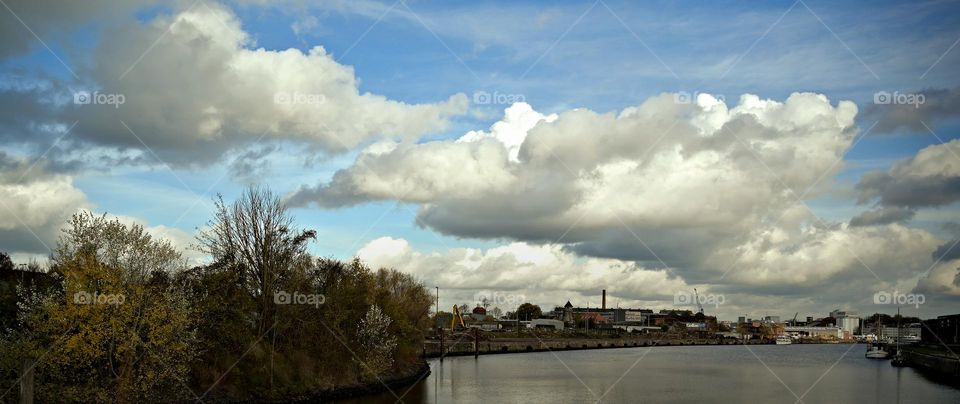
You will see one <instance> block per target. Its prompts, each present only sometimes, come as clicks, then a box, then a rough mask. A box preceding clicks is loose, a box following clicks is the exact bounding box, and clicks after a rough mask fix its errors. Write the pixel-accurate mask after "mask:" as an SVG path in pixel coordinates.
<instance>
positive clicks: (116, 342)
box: [0, 213, 196, 402]
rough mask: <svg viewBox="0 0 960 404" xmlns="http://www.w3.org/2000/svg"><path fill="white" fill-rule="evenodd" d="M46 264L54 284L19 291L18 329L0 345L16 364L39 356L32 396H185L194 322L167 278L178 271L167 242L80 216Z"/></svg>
mask: <svg viewBox="0 0 960 404" xmlns="http://www.w3.org/2000/svg"><path fill="white" fill-rule="evenodd" d="M51 262H53V268H52V272H53V273H55V274H56V276H57V279H58V280H59V284H58V285H56V287H53V288H51V289H50V290H42V291H41V290H33V289H27V288H24V289H23V290H22V295H21V296H20V301H21V303H20V306H21V308H22V310H21V311H20V312H19V313H18V319H17V321H18V322H19V324H18V327H17V328H16V331H15V332H14V333H13V334H12V335H8V336H7V337H6V339H9V340H10V342H11V343H10V344H9V345H8V344H2V345H3V348H0V350H4V349H6V348H8V347H9V348H12V349H13V351H12V352H13V356H14V357H17V358H18V359H19V360H22V359H28V358H32V359H39V358H42V359H43V360H41V361H39V362H38V364H37V365H36V369H37V370H36V374H37V375H38V381H37V383H36V385H37V387H38V390H37V396H38V398H41V401H54V400H57V401H59V400H62V401H119V402H133V401H151V402H155V401H179V400H183V399H186V398H187V397H188V394H189V393H188V392H187V390H186V389H185V387H184V385H183V382H182V380H184V379H186V378H188V377H189V370H190V365H191V363H192V362H193V360H194V358H195V357H196V348H195V347H196V338H195V336H196V333H195V328H194V320H193V319H194V318H195V316H194V315H193V313H192V311H191V305H190V302H189V301H188V300H187V299H186V296H185V294H184V293H182V291H181V290H179V289H178V288H176V287H174V285H173V284H172V283H171V282H170V276H169V274H170V273H169V272H168V271H179V270H182V269H183V260H182V259H181V257H180V255H179V254H178V253H176V252H175V251H174V250H173V249H172V247H171V246H170V244H169V243H168V242H165V241H158V240H154V239H153V238H152V237H151V236H150V235H149V234H148V233H146V232H145V231H144V230H143V228H142V227H141V226H138V225H134V226H126V225H124V224H122V223H120V222H119V221H117V220H115V219H114V220H107V219H106V217H104V216H100V217H97V216H93V215H92V214H89V213H80V214H77V215H74V217H73V218H72V219H71V221H70V222H69V224H68V227H67V229H66V230H64V235H63V237H61V239H60V242H59V243H58V246H57V248H56V249H55V251H54V253H53V255H52V256H51ZM2 356H4V357H10V354H9V352H4V353H3V355H2ZM14 363H16V361H14Z"/></svg>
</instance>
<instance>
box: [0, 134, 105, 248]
mask: <svg viewBox="0 0 960 404" xmlns="http://www.w3.org/2000/svg"><path fill="white" fill-rule="evenodd" d="M88 206H90V203H89V201H87V197H86V195H84V193H83V192H82V191H80V190H79V189H77V188H76V187H74V185H73V178H72V176H70V175H67V174H63V173H57V172H54V171H50V170H49V169H48V167H47V164H46V163H44V162H38V163H31V162H30V161H27V160H26V159H24V158H21V157H17V156H11V155H8V154H6V153H4V152H0V211H2V212H3V213H2V214H0V245H2V246H3V249H4V250H5V251H8V252H12V253H22V254H46V253H48V252H49V251H50V250H49V248H48V247H52V246H54V243H55V242H56V240H57V237H58V236H59V234H60V229H61V227H62V226H63V224H64V223H66V221H67V219H69V218H70V216H71V215H72V214H74V213H76V212H77V211H78V210H80V209H82V208H85V207H88Z"/></svg>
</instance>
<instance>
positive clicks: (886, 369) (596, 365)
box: [344, 345, 960, 403]
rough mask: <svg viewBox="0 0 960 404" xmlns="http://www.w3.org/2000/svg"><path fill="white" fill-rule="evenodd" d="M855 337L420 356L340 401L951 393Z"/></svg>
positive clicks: (955, 393)
mask: <svg viewBox="0 0 960 404" xmlns="http://www.w3.org/2000/svg"><path fill="white" fill-rule="evenodd" d="M865 350H866V346H865V345H757V346H745V345H736V346H673V347H654V348H624V349H602V350H583V351H563V352H537V353H522V354H504V355H486V356H480V358H479V359H474V358H473V357H472V356H467V357H451V358H445V359H444V361H443V363H441V362H440V361H439V360H437V359H432V360H430V362H429V363H430V368H431V369H432V373H431V374H430V376H428V377H427V378H426V379H424V380H423V381H422V382H420V383H418V384H416V385H414V386H412V387H405V388H400V389H394V390H393V392H392V393H391V392H387V393H384V394H381V395H378V396H372V397H363V398H360V399H355V400H348V401H344V402H345V403H394V402H397V398H398V397H401V398H402V401H403V402H405V403H454V402H456V403H479V402H486V403H541V402H549V403H584V402H597V401H598V400H600V401H602V402H605V403H635V402H747V403H792V402H805V403H867V402H869V403H960V389H958V388H956V387H951V386H948V385H944V384H941V383H938V382H936V381H933V380H932V379H929V378H928V377H927V376H926V375H924V374H921V373H919V372H917V371H916V370H914V369H911V368H895V367H892V366H890V361H888V360H870V359H866V358H864V352H865Z"/></svg>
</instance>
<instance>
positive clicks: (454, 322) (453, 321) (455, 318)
mask: <svg viewBox="0 0 960 404" xmlns="http://www.w3.org/2000/svg"><path fill="white" fill-rule="evenodd" d="M458 320H459V322H460V328H467V326H466V325H464V324H463V316H462V315H461V314H460V308H459V307H457V305H453V318H451V319H450V328H451V329H454V328H456V327H457V321H458Z"/></svg>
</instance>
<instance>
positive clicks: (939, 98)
mask: <svg viewBox="0 0 960 404" xmlns="http://www.w3.org/2000/svg"><path fill="white" fill-rule="evenodd" d="M897 96H899V98H900V99H901V100H905V101H906V100H909V97H915V98H914V99H916V100H920V99H921V97H922V101H923V103H922V104H903V103H897V102H896V101H895V100H891V99H895V98H897ZM874 98H875V99H874V101H873V102H872V103H870V104H867V107H866V108H865V111H864V116H865V119H866V120H868V121H877V122H878V123H877V125H876V127H875V128H874V129H873V131H872V132H871V133H875V134H881V133H891V132H896V131H898V130H900V129H907V130H909V131H912V132H916V133H920V134H927V133H928V131H927V128H925V127H924V124H926V125H928V126H931V128H932V125H933V124H934V123H935V122H939V121H941V120H946V119H952V118H957V117H960V88H952V89H932V88H931V89H925V90H920V91H917V92H915V93H907V92H901V91H897V92H892V91H885V92H883V93H882V94H881V93H877V94H875V96H874ZM887 100H890V102H889V103H878V101H879V102H887Z"/></svg>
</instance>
